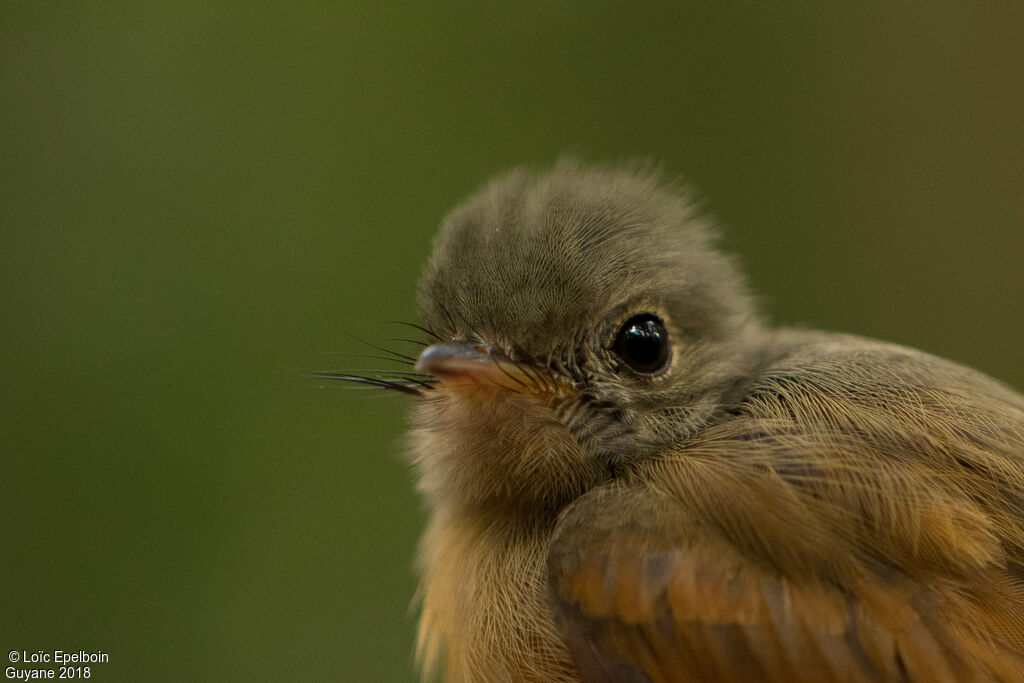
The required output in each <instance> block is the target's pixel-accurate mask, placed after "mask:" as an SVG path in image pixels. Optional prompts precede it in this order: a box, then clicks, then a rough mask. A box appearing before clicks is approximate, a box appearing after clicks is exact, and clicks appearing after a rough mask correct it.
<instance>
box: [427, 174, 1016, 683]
mask: <svg viewBox="0 0 1024 683" xmlns="http://www.w3.org/2000/svg"><path fill="white" fill-rule="evenodd" d="M420 303H421V310H422V313H423V316H424V322H425V325H426V326H427V328H429V329H430V330H431V332H432V333H433V334H434V335H436V336H437V339H439V340H440V341H442V342H444V343H443V344H435V345H434V346H432V347H431V348H430V349H428V351H426V352H424V355H423V356H421V358H420V361H419V367H420V369H421V370H423V371H425V372H430V373H432V374H433V375H434V377H435V378H436V380H437V382H436V384H434V385H432V386H431V388H429V389H424V390H423V391H422V392H421V394H422V395H421V398H419V399H418V402H417V406H416V409H415V413H414V430H413V432H412V435H411V450H412V453H413V457H414V461H415V463H416V465H417V468H418V472H419V475H420V488H421V491H422V493H423V496H424V498H425V500H426V502H427V504H428V506H429V508H430V510H431V519H430V522H429V525H428V528H427V531H426V533H425V534H424V537H423V540H422V545H421V554H420V570H421V574H422V588H421V597H422V602H423V614H422V618H421V622H420V635H419V652H420V656H421V660H422V663H423V665H424V671H425V672H426V673H429V672H431V671H442V672H443V675H444V678H445V680H450V681H519V680H523V681H579V680H584V681H684V680H725V681H728V680H770V681H794V680H807V681H819V680H837V681H849V680H915V681H938V680H951V681H952V680H956V681H960V680H979V681H982V680H1018V679H1021V680H1024V398H1022V397H1021V396H1020V395H1019V394H1016V393H1014V392H1013V391H1011V390H1010V389H1008V388H1006V387H1004V386H1003V385H1001V384H999V383H998V382H996V381H994V380H991V379H989V378H987V377H985V376H983V375H981V374H979V373H976V372H974V371H972V370H969V369H966V368H963V367H960V366H957V365H955V364H953V363H949V362H946V361H943V360H940V359H937V358H934V357H932V356H929V355H927V354H924V353H921V352H919V351H915V350H912V349H907V348H903V347H899V346H895V345H890V344H884V343H881V342H875V341H870V340H866V339H861V338H857V337H850V336H843V335H833V334H824V333H813V332H804V331H797V330H774V329H771V328H768V327H766V326H764V325H763V324H762V322H761V320H760V318H759V317H758V316H757V315H756V314H755V313H754V310H753V307H752V305H751V303H750V300H749V297H748V295H747V294H746V290H745V286H744V283H743V280H742V278H741V276H740V275H739V274H738V272H737V270H736V269H735V266H734V264H733V262H732V261H731V260H730V259H729V258H727V257H725V256H723V255H722V254H720V253H719V252H717V251H715V250H714V248H713V245H712V235H711V234H710V232H709V227H708V226H707V224H706V221H704V220H702V219H700V218H699V217H698V216H696V215H695V214H694V211H693V209H692V208H691V205H690V204H689V203H688V201H687V199H686V196H685V193H684V192H682V191H681V190H679V189H678V188H674V187H672V186H671V185H666V184H664V183H663V182H661V181H660V180H659V179H658V177H657V175H656V174H654V173H651V172H649V171H646V170H643V169H639V168H627V169H610V168H602V167H589V166H585V165H582V164H579V163H577V162H573V161H563V162H560V163H559V164H557V165H556V167H555V168H554V169H553V170H552V171H550V172H548V173H545V174H537V173H531V172H527V171H515V172H513V173H511V174H508V175H506V176H504V177H502V178H501V179H499V180H497V181H495V182H493V183H492V184H491V185H489V186H488V187H487V188H485V189H484V190H483V191H482V192H481V193H480V194H479V195H477V196H476V197H474V198H472V199H471V200H469V201H468V202H467V203H466V204H464V205H463V206H462V207H460V208H459V209H457V210H456V211H455V212H454V213H453V214H452V215H451V216H450V217H449V218H448V219H447V221H446V222H445V225H444V226H443V227H442V231H441V234H440V235H439V237H438V240H437V242H436V243H435V250H434V255H433V257H432V259H431V262H430V263H429V264H428V267H427V270H426V271H425V273H424V277H423V280H422V281H421V289H420ZM449 340H450V341H449Z"/></svg>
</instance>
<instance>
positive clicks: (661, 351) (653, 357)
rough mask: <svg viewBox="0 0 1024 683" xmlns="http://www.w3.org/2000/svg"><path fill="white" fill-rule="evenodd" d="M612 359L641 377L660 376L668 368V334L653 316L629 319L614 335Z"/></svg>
mask: <svg viewBox="0 0 1024 683" xmlns="http://www.w3.org/2000/svg"><path fill="white" fill-rule="evenodd" d="M612 351H614V352H615V355H616V356H618V357H619V358H621V359H622V361H623V362H624V363H625V364H626V365H627V366H629V368H630V369H631V370H632V371H633V372H636V373H637V374H640V375H648V376H653V375H657V374H659V373H660V372H661V371H662V370H664V369H665V367H667V365H668V355H669V346H668V331H667V330H666V329H665V324H664V323H662V322H661V318H659V317H658V316H656V315H654V314H652V313H638V314H637V315H634V316H631V317H630V318H629V319H628V320H626V322H625V323H623V325H622V327H620V328H619V332H618V334H617V335H615V343H613V344H612Z"/></svg>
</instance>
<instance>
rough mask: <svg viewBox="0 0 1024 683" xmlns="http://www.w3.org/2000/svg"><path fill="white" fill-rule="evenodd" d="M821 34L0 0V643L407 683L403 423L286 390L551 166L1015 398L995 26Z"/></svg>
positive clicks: (1010, 64) (511, 13)
mask: <svg viewBox="0 0 1024 683" xmlns="http://www.w3.org/2000/svg"><path fill="white" fill-rule="evenodd" d="M850 5H851V6H846V5H843V4H839V3H835V4H833V3H828V4H827V5H826V3H815V2H789V3H781V4H779V3H754V2H714V3H704V4H703V5H702V6H699V7H692V6H689V7H688V6H684V5H682V4H679V5H678V6H675V7H674V9H671V10H670V11H667V12H666V11H662V10H657V11H656V10H654V9H652V8H649V7H647V8H645V7H641V6H637V5H635V4H634V3H593V2H561V3H554V2H518V3H509V4H507V5H502V4H498V3H488V4H468V3H467V4H445V5H444V6H440V5H438V6H435V7H427V6H426V5H425V4H424V5H416V6H407V7H398V6H396V5H393V4H391V5H387V6H381V5H379V4H377V3H298V4H285V3H218V2H201V3H200V2H192V3H186V2H159V3H152V2H151V3H136V2H133V3H114V2H106V3H79V2H76V3H63V4H60V3H43V2H24V3H14V2H3V3H2V4H0V229H2V233H0V234H2V241H0V250H2V251H0V254H2V265H0V283H2V298H0V307H2V308H0V310H2V332H0V339H2V342H0V343H2V347H0V351H2V360H0V383H2V392H3V393H2V396H3V398H2V400H0V457H2V470H0V487H2V489H0V493H2V500H0V530H2V537H0V540H2V548H0V620H2V623H0V648H2V650H3V653H6V652H7V651H8V650H11V649H17V650H22V649H24V650H35V649H37V648H39V649H45V650H53V649H58V648H60V649H64V650H77V649H79V648H81V649H85V650H90V651H92V650H103V651H106V652H108V653H109V654H110V663H109V664H103V665H96V666H95V668H94V670H93V672H94V673H93V680H98V681H108V680H185V679H189V680H240V679H249V680H286V679H293V680H303V679H305V680H342V681H411V680H413V673H412V671H413V669H412V656H411V651H412V640H413V633H414V622H415V619H414V616H413V615H412V614H411V612H410V611H409V607H408V606H409V603H410V600H411V597H412V595H413V592H414V590H415V578H414V575H413V572H412V569H411V563H412V557H413V553H414V548H415V543H416V538H417V535H418V531H419V529H420V527H421V525H422V523H423V513H422V511H421V509H420V506H419V502H418V500H417V498H416V495H415V492H414V488H413V483H412V481H411V476H410V472H409V470H408V467H407V466H406V465H405V463H404V461H403V460H402V458H401V434H402V430H403V406H404V405H405V401H404V400H403V399H404V397H401V396H377V395H375V394H374V393H372V392H371V393H365V392H359V391H335V390H331V388H329V389H321V388H318V385H317V384H316V383H310V382H308V381H303V380H302V379H301V377H300V375H301V373H302V371H304V370H310V369H341V368H346V367H347V368H354V367H357V366H358V365H359V364H361V362H360V361H358V360H353V359H351V358H346V357H345V356H343V355H340V352H343V351H354V352H358V351H362V350H363V349H362V348H361V347H360V345H359V344H358V343H357V342H355V341H353V340H352V339H350V338H349V337H348V336H347V335H348V334H353V335H356V336H359V337H363V338H367V339H370V340H380V339H383V338H385V337H389V336H396V334H397V333H399V332H400V330H398V329H396V328H394V327H392V326H390V325H388V324H387V323H386V322H385V321H387V320H393V319H405V320H415V319H416V314H415V308H414V285H415V281H416V277H417V274H418V271H419V268H420V266H421V264H422V263H423V261H424V259H425V258H426V256H427V253H428V250H429V245H430V239H431V236H432V234H433V232H434V230H435V229H436V226H437V224H438V221H439V219H440V218H441V217H442V215H443V214H444V213H445V212H446V211H447V210H448V209H450V208H451V207H452V206H454V205H455V204H456V203H457V202H458V201H459V200H460V199H462V198H463V197H465V196H466V195H467V194H469V193H471V192H472V191H473V190H474V189H475V188H476V187H477V186H478V185H479V184H480V183H482V182H483V181H484V180H485V179H486V178H487V177H488V176H490V175H491V174H493V173H495V172H497V171H500V170H502V169H504V168H506V167H508V166H511V165H514V164H519V163H524V162H528V163H549V162H551V161H552V160H553V159H554V158H555V157H556V156H557V155H558V154H559V153H560V152H563V151H575V152H577V153H580V154H582V155H585V156H587V157H589V158H596V159H602V160H604V159H611V160H614V159H623V158H631V157H637V156H643V157H652V158H655V159H657V160H660V161H662V162H663V163H664V165H665V167H666V168H667V169H668V170H669V171H671V172H673V173H679V174H682V175H683V176H684V177H686V178H687V179H688V180H689V181H690V182H691V183H692V184H693V185H695V186H696V187H697V188H698V189H699V190H700V191H701V193H702V194H703V195H704V196H705V197H706V198H707V207H708V209H709V210H710V211H712V212H713V213H714V214H716V215H717V216H718V217H719V219H720V221H721V223H722V224H723V225H724V226H725V228H726V230H727V238H726V244H727V246H728V248H729V249H731V250H732V251H734V252H737V253H738V254H740V256H741V257H742V260H743V261H744V263H745V265H746V267H747V270H748V272H749V273H750V275H751V278H752V281H753V283H754V286H755V288H756V289H757V290H758V291H759V292H760V293H761V294H762V295H763V301H764V304H765V306H766V308H767V310H768V311H769V312H770V314H771V316H772V317H773V318H774V319H775V320H777V321H779V322H783V323H795V324H805V325H809V326H814V327H821V328H828V329H836V330H843V331H849V332H856V333H860V334H864V335H869V336H873V337H880V338H883V339H887V340H893V341H898V342H901V343H905V344H909V345H913V346H917V347H920V348H923V349H925V350H928V351H931V352H934V353H937V354H940V355H943V356H947V357H950V358H953V359H956V360H958V361H962V362H964V363H967V364H969V365H973V366H975V367H978V368H980V369H982V370H984V371H986V372H988V373H990V374H992V375H995V376H997V377H1000V378H1002V379H1004V380H1006V381H1008V382H1010V383H1011V384H1014V385H1015V386H1017V387H1018V388H1020V387H1024V353H1022V351H1021V338H1022V336H1024V312H1022V307H1021V304H1022V301H1024V277H1022V264H1024V221H1022V215H1024V126H1022V123H1021V121H1022V114H1024V41H1022V40H1021V35H1022V29H1024V10H1022V9H1021V5H1020V4H1012V5H1011V4H1009V3H1007V4H1006V5H1005V6H1003V7H999V6H997V5H995V4H989V3H985V4H984V6H983V9H982V5H981V4H978V5H976V7H975V8H974V9H967V8H958V9H957V8H953V6H952V4H947V3H935V2H929V3H924V2H921V3H917V4H901V6H900V7H899V8H895V7H893V6H891V5H890V4H889V3H851V4H850ZM852 5H855V6H852ZM4 657H6V654H4ZM4 664H5V666H6V662H5V663H4Z"/></svg>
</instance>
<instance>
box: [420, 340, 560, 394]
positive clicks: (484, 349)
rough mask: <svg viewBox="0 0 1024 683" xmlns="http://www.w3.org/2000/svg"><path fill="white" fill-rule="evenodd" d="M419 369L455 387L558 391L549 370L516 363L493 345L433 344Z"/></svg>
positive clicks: (421, 355)
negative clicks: (495, 387)
mask: <svg viewBox="0 0 1024 683" xmlns="http://www.w3.org/2000/svg"><path fill="white" fill-rule="evenodd" d="M415 369H416V370H418V371H420V372H429V373H430V374H431V375H433V376H434V377H436V378H437V379H439V380H441V382H442V384H444V385H448V386H451V387H457V386H464V387H466V388H469V387H486V386H498V387H503V388H505V389H509V390H511V391H516V392H533V393H540V392H542V391H552V390H554V389H556V388H557V385H556V383H555V382H554V381H553V379H551V378H550V373H548V372H547V371H546V370H541V369H538V368H533V367H530V366H528V365H527V364H524V363H518V362H514V361H512V360H510V359H509V358H508V357H507V356H505V355H504V354H503V353H501V351H499V350H498V349H497V348H495V347H494V346H491V345H490V344H479V343H474V342H465V341H450V342H441V343H439V344H432V345H430V346H428V347H427V348H425V349H423V352H422V353H421V354H420V357H419V358H418V359H417V360H416V365H415Z"/></svg>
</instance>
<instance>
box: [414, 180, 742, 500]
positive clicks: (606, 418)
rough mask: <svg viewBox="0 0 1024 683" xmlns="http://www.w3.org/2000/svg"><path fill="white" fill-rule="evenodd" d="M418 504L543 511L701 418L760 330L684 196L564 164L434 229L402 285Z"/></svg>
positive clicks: (510, 183)
mask: <svg viewBox="0 0 1024 683" xmlns="http://www.w3.org/2000/svg"><path fill="white" fill-rule="evenodd" d="M418 294H419V305H420V312H421V315H422V319H423V321H424V325H425V327H426V328H427V329H428V330H429V331H430V332H431V334H432V335H433V338H434V340H435V341H436V343H434V344H432V345H431V346H429V347H428V348H426V349H425V350H424V351H423V353H422V354H421V355H420V357H419V359H418V360H417V369H418V370H420V371H421V372H426V373H430V374H431V375H432V376H433V377H434V378H435V379H436V380H437V381H436V382H435V383H434V384H433V385H432V388H431V389H430V390H429V391H425V392H423V399H422V400H420V401H419V404H418V406H417V408H416V411H415V414H414V424H415V426H416V429H415V430H414V432H413V452H414V455H415V460H416V463H417V465H418V467H419V470H420V474H421V486H422V488H423V490H424V492H425V494H426V495H427V497H428V500H432V501H438V500H447V499H453V500H458V501H462V502H466V503H470V504H479V505H482V506H497V507H509V506H512V507H516V508H519V507H526V508H529V509H534V510H551V509H554V510H557V509H559V508H560V507H561V506H563V505H564V504H565V503H566V502H568V501H569V500H572V499H573V498H575V497H576V496H578V495H579V494H581V493H582V492H583V491H585V490H586V489H588V488H589V487H591V486H593V485H595V484H596V483H599V482H600V481H603V480H605V479H607V478H608V477H609V476H611V475H612V474H613V473H614V471H615V470H616V468H619V467H623V466H625V465H628V463H629V462H630V461H631V460H633V459H637V458H642V457H644V456H645V455H649V454H651V453H656V452H657V451H658V450H659V449H661V448H664V447H665V446H667V445H670V444H672V443H677V442H679V441H680V440H682V439H685V438H686V436H687V435H689V434H692V433H693V432H694V431H695V430H697V429H698V428H700V427H701V426H702V425H704V424H706V423H707V422H708V420H710V419H712V417H713V415H714V413H715V410H716V408H717V407H718V406H719V405H721V403H722V399H723V396H724V395H726V394H727V393H728V392H729V391H730V390H731V389H735V387H736V384H737V382H739V381H740V378H741V377H742V376H744V374H745V372H744V370H745V368H746V367H747V362H748V360H749V351H748V350H749V349H751V348H753V347H754V346H756V344H755V343H754V341H753V337H754V336H756V335H757V334H758V332H759V330H760V326H759V321H758V319H757V317H756V315H755V314H754V312H753V308H752V306H751V303H750V299H749V297H748V295H747V292H746V287H745V284H744V281H743V278H742V277H741V276H740V274H739V272H738V271H737V269H736V267H735V265H734V263H733V261H732V260H731V259H730V258H729V257H727V256H725V255H723V254H722V253H720V252H718V251H716V250H715V249H714V232H713V230H712V229H711V226H710V224H709V221H707V220H706V219H705V218H703V217H702V216H701V215H700V214H699V213H698V212H697V210H696V209H695V206H694V204H693V202H692V201H691V199H690V198H689V195H688V193H687V192H686V191H685V190H684V188H682V187H681V186H679V185H678V184H673V183H668V182H665V181H663V180H662V179H661V177H660V174H659V173H657V172H656V171H655V170H652V169H650V168H647V167H641V166H634V167H626V168H610V167H601V166H589V165H584V164H582V163H580V162H577V161H574V160H563V161H560V162H559V163H557V164H556V165H555V166H554V168H553V169H552V170H550V171H547V172H542V173H539V172H533V171H530V170H526V169H520V170H515V171H512V172H510V173H507V174H506V175H504V176H502V177H499V178H497V179H495V180H493V181H492V182H491V183H490V184H488V185H487V186H486V187H484V188H483V189H482V190H481V191H480V192H479V193H478V194H476V195H475V196H473V197H471V198H470V199H469V200H468V201H466V202H465V203H464V204H462V205H461V206H460V207H458V208H457V209H455V210H454V211H453V212H452V213H451V214H450V215H449V216H448V217H447V218H446V219H445V220H444V222H443V224H442V227H441V230H440V232H439V234H438V235H437V238H436V240H435V243H434V249H433V254H432V256H431V258H430V261H429V263H428V264H427V266H426V269H425V271H424V273H423V276H422V278H421V281H420V284H419V291H418Z"/></svg>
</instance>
